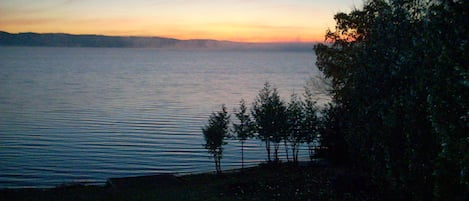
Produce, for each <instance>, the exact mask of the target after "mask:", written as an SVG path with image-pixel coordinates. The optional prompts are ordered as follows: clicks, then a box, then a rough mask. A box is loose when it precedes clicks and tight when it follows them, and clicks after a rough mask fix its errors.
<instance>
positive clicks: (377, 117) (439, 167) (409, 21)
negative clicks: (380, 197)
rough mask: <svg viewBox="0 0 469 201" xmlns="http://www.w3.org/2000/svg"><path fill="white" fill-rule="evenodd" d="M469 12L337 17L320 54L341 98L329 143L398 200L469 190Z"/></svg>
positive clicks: (394, 4) (455, 0) (418, 6)
mask: <svg viewBox="0 0 469 201" xmlns="http://www.w3.org/2000/svg"><path fill="white" fill-rule="evenodd" d="M467 10H469V1H461V0H451V1H444V0H429V1H407V0H387V1H386V0H371V1H368V2H366V3H365V5H364V7H363V8H362V9H356V10H353V11H352V12H350V13H348V14H346V13H338V14H336V15H335V16H334V18H335V20H336V23H337V24H336V27H335V30H329V31H328V32H327V34H326V40H327V41H328V42H330V44H327V45H325V44H319V45H316V46H315V51H316V55H317V66H318V68H319V69H320V70H321V71H322V72H323V73H324V74H325V76H326V77H328V78H331V79H332V84H333V90H332V93H333V96H334V97H333V105H332V106H331V107H329V108H328V110H327V114H326V115H324V116H325V118H326V119H325V122H326V124H325V125H326V126H325V127H324V128H325V132H324V133H327V134H326V135H325V136H323V140H324V141H323V143H324V144H327V145H328V146H331V147H337V148H338V146H337V144H341V143H342V142H345V144H346V145H344V146H343V148H345V149H346V152H347V153H348V155H349V156H350V159H353V160H354V164H355V165H356V166H360V167H362V168H364V169H366V170H369V172H370V173H371V174H372V177H373V178H374V179H375V180H384V181H383V183H388V184H389V185H390V187H391V188H392V190H394V191H396V192H399V194H393V195H394V196H396V198H395V199H398V200H403V199H411V200H435V199H436V200H457V199H461V200H462V199H464V196H465V195H464V193H463V192H467V191H469V174H467V172H468V171H469V154H468V148H467V147H469V140H468V134H467V130H469V128H468V127H469V124H468V123H467V122H468V119H469V112H468V111H469V108H468V107H469V106H468V104H467V100H468V99H469V84H468V83H469V81H468V75H469V68H468V66H469V59H468V58H469V55H468V54H469V43H468V42H467V41H468V37H467V36H468V35H469V30H468V26H467V19H468V18H469V14H468V12H467ZM336 151H337V150H336ZM466 196H467V195H466ZM466 199H467V198H466Z"/></svg>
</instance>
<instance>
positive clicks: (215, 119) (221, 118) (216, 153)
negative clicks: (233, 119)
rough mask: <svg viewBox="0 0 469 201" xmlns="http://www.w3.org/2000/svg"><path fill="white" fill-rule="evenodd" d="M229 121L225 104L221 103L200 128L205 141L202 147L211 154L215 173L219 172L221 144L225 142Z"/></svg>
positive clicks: (221, 152)
mask: <svg viewBox="0 0 469 201" xmlns="http://www.w3.org/2000/svg"><path fill="white" fill-rule="evenodd" d="M229 123H230V115H229V114H228V112H227V111H226V107H225V105H223V106H222V110H221V111H219V112H216V113H212V114H211V115H210V118H209V120H208V125H205V126H204V127H203V128H202V133H203V135H204V138H205V142H206V143H205V145H204V147H205V149H207V150H208V152H209V153H210V154H212V157H213V159H214V162H215V169H216V171H217V173H221V165H220V162H221V159H222V157H223V145H225V144H226V142H225V141H224V140H225V137H227V136H228V134H229V128H228V126H229Z"/></svg>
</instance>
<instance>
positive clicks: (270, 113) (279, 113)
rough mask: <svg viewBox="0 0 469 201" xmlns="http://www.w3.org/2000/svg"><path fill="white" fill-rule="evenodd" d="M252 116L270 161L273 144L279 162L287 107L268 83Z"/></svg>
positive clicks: (256, 102)
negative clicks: (279, 150)
mask: <svg viewBox="0 0 469 201" xmlns="http://www.w3.org/2000/svg"><path fill="white" fill-rule="evenodd" d="M251 114H252V116H253V118H254V121H255V125H256V126H255V128H256V131H257V137H258V138H259V139H261V140H262V141H264V143H265V148H266V151H267V159H268V161H269V162H270V161H272V159H271V147H270V146H271V143H272V144H273V145H274V159H275V161H278V160H279V158H278V149H279V146H280V142H281V141H282V139H283V138H282V137H283V134H284V133H285V130H286V106H285V104H284V102H283V101H282V100H281V99H280V96H279V94H278V92H277V89H276V88H273V89H272V88H271V85H270V84H269V83H268V82H266V83H265V84H264V88H263V89H262V90H260V91H259V94H258V97H257V98H256V100H255V101H254V103H253V107H252V110H251Z"/></svg>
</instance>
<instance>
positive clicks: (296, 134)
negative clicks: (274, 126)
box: [285, 93, 306, 162]
mask: <svg viewBox="0 0 469 201" xmlns="http://www.w3.org/2000/svg"><path fill="white" fill-rule="evenodd" d="M287 114H288V118H287V123H288V132H287V133H288V135H287V136H286V138H285V140H286V141H288V142H289V144H290V147H291V151H292V159H293V162H298V153H299V146H300V144H301V143H303V142H304V140H305V139H306V135H305V134H306V132H305V128H304V125H305V124H304V123H305V110H304V106H303V102H302V101H301V100H300V99H299V98H298V95H296V94H295V93H293V94H292V95H291V99H290V102H289V103H288V108H287ZM285 146H287V145H286V144H285Z"/></svg>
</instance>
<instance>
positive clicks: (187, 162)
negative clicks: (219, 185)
mask: <svg viewBox="0 0 469 201" xmlns="http://www.w3.org/2000/svg"><path fill="white" fill-rule="evenodd" d="M314 62H315V55H314V53H313V51H312V50H309V51H228V50H226V51H210V50H202V51H200V50H157V49H130V48H129V49H119V48H29V47H28V48H26V47H24V48H16V47H1V48H0V188H7V187H48V186H55V185H59V184H62V183H70V182H90V183H102V182H105V180H106V179H108V178H111V177H125V176H138V175H147V174H156V173H194V172H203V171H213V170H214V166H213V162H212V159H210V158H209V157H208V156H209V155H208V154H207V152H206V150H204V149H203V146H202V144H203V143H204V139H203V136H202V132H201V127H202V126H203V125H205V124H206V122H207V119H208V116H209V115H210V113H211V112H214V111H217V110H219V109H220V106H221V104H226V105H227V107H228V108H229V109H230V112H232V108H234V107H237V104H238V102H239V100H240V99H241V98H244V99H245V100H246V101H247V102H248V103H249V104H250V103H251V102H252V101H253V100H254V98H255V96H256V95H257V93H258V91H259V90H260V89H261V88H262V87H263V84H264V82H266V81H269V82H270V83H271V84H273V86H275V87H277V88H278V89H279V91H280V94H281V96H282V97H283V98H284V99H285V100H286V101H288V100H289V98H290V94H291V93H292V92H293V91H295V92H296V93H302V92H303V87H304V86H305V84H306V81H307V80H309V79H310V78H311V77H314V76H317V75H319V72H318V70H317V69H316V67H315V65H314ZM321 92H322V91H320V90H319V91H318V93H321ZM318 98H319V99H320V102H324V101H326V100H327V97H326V96H324V95H323V94H322V95H321V94H318ZM229 143H230V144H229V145H228V146H226V148H225V151H224V157H223V159H222V164H221V165H222V169H224V170H226V169H231V168H236V167H240V157H241V156H240V151H239V147H238V146H239V144H238V143H237V141H230V142H229ZM303 147H304V146H303ZM264 152H265V151H264V147H263V145H262V143H261V142H260V141H257V140H250V141H248V144H247V150H246V152H245V158H246V161H247V162H248V164H249V165H254V164H257V163H258V162H260V161H263V160H265V157H266V156H265V153H264Z"/></svg>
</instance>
